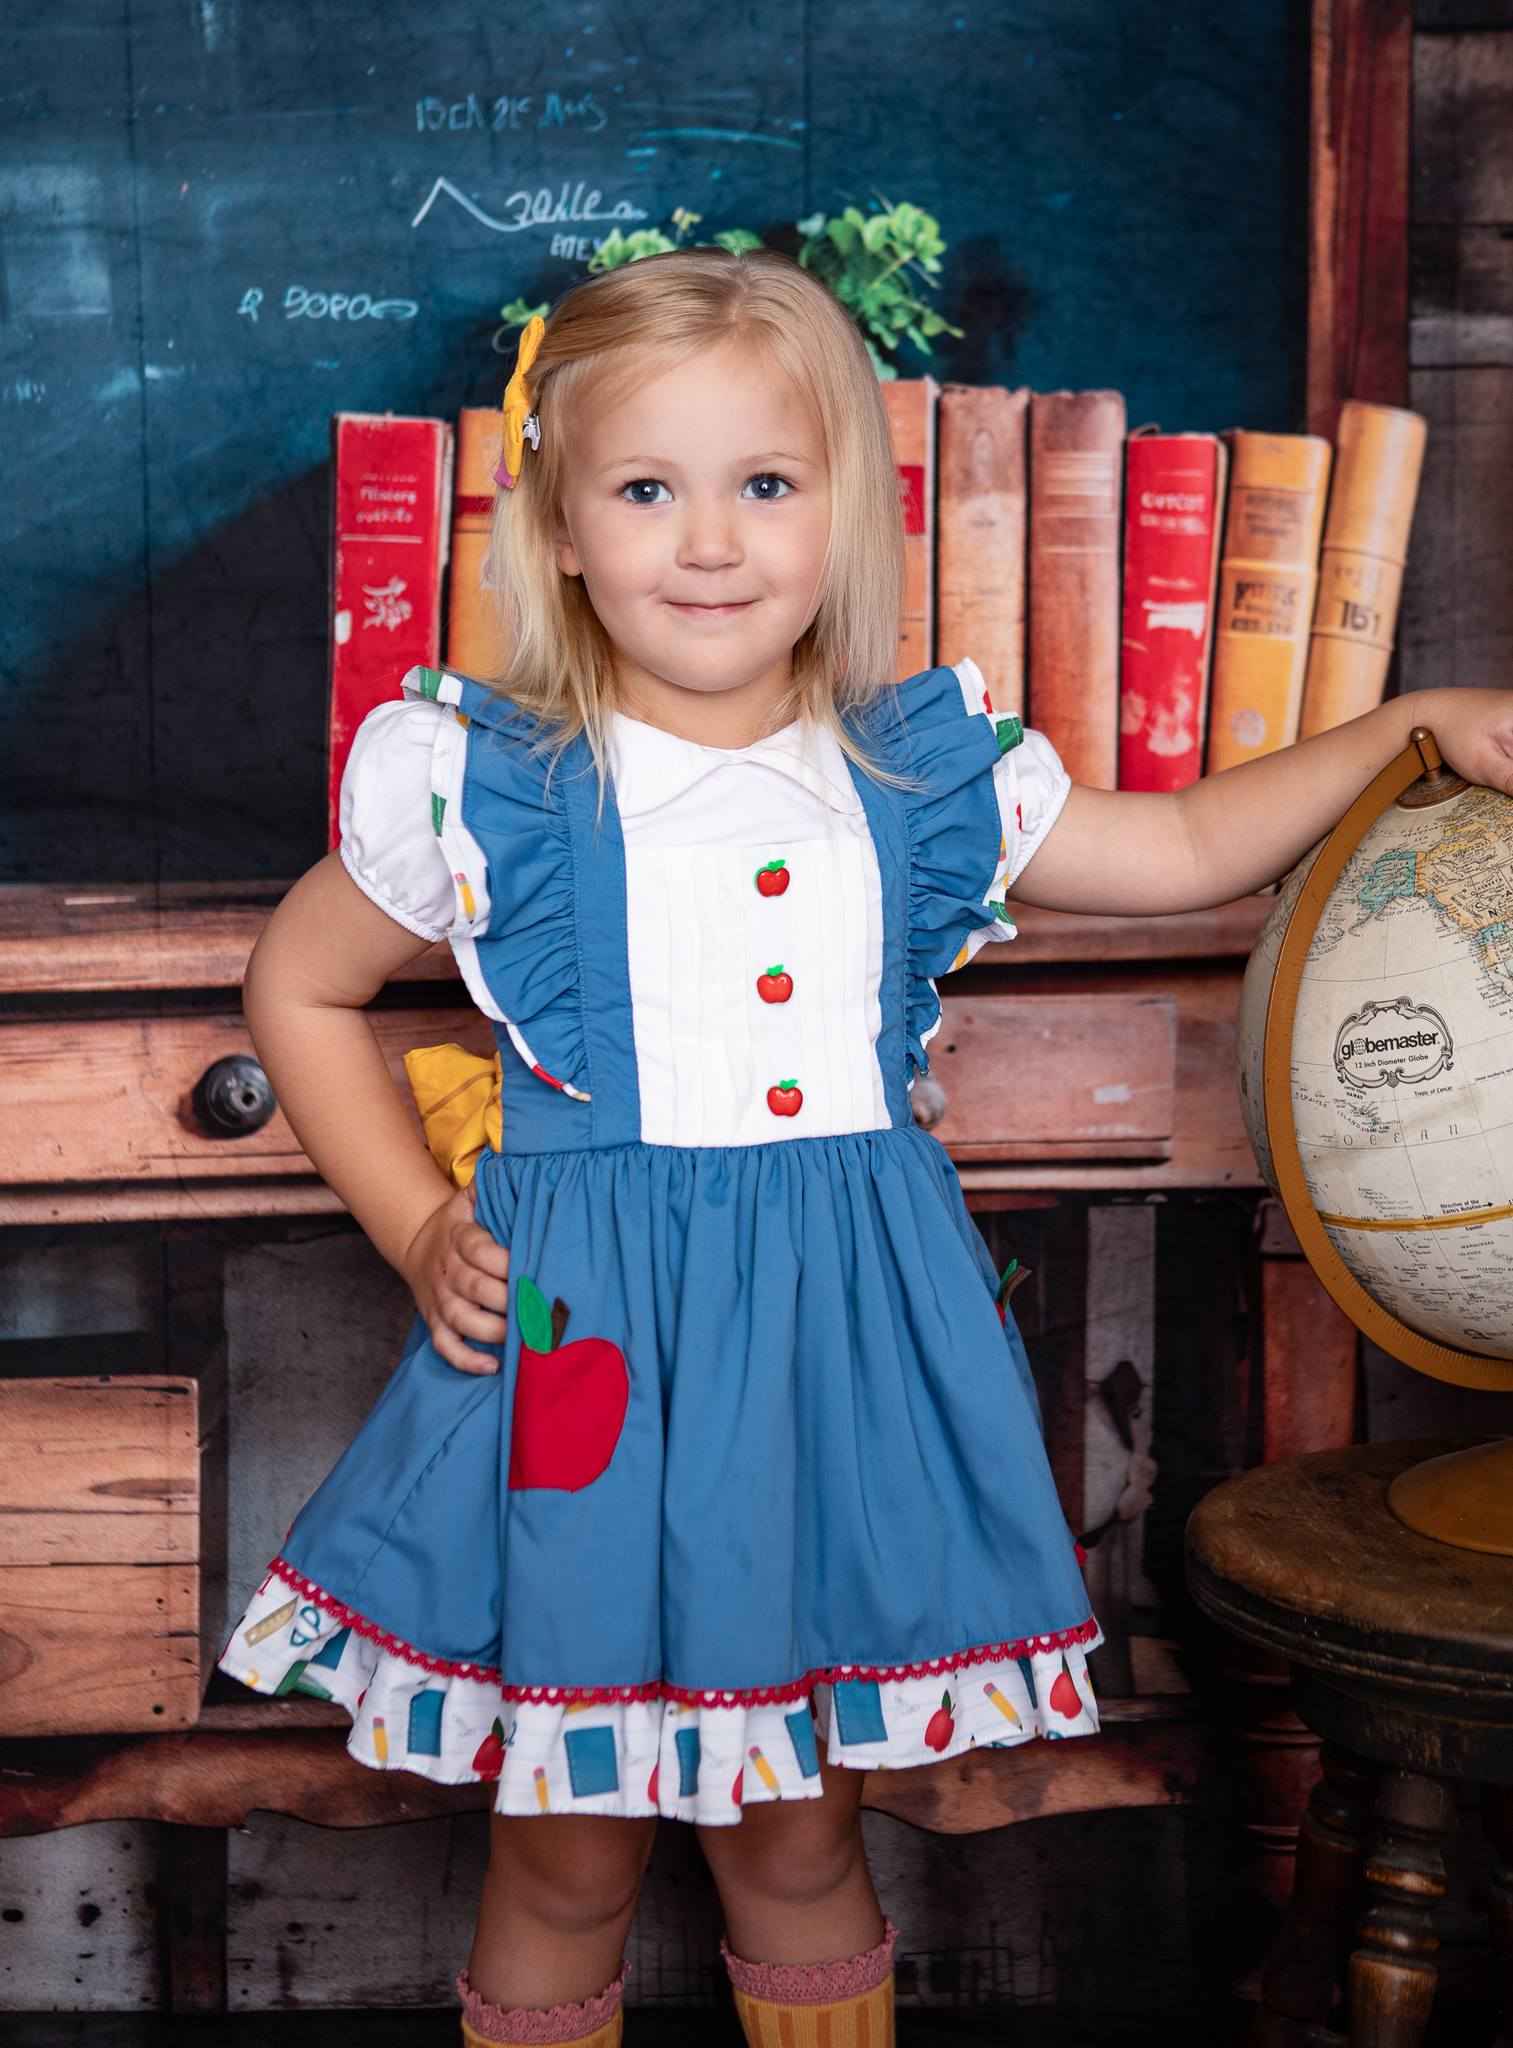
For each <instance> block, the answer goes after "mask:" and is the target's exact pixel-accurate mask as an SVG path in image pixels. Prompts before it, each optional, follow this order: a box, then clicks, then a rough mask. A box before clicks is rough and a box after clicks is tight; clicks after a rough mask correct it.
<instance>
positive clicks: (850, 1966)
mask: <svg viewBox="0 0 1513 2048" xmlns="http://www.w3.org/2000/svg"><path fill="white" fill-rule="evenodd" d="M897 1939H898V1929H897V1928H896V1927H895V1926H894V1924H893V1922H892V1921H891V1920H889V1919H888V1918H887V1917H886V1915H885V1916H884V1919H883V1938H882V1940H881V1941H880V1942H879V1943H878V1944H877V1947H876V1948H869V1949H864V1950H863V1951H862V1953H861V1954H860V1955H859V1956H847V1957H846V1958H845V1959H844V1961H842V1962H838V1963H748V1962H745V1961H743V1960H742V1958H741V1957H740V1956H737V1955H732V1954H731V1951H730V1944H729V1942H728V1941H727V1940H726V1939H725V1937H724V1935H723V1934H722V1935H721V1936H720V1954H721V1956H722V1957H723V1958H724V1962H725V1968H726V1970H727V1971H728V1972H729V1974H730V1981H731V1983H732V1984H733V1985H734V1986H735V1988H736V1990H737V1991H742V1992H744V1993H745V1995H746V1996H747V1997H748V1998H764V1999H767V2000H769V2001H771V2002H773V2003H776V2004H778V2005H831V2004H834V2003H835V2002H836V2001H837V2000H839V1999H843V1998H860V1997H861V1996H862V1994H863V1993H864V1992H867V1991H872V1990H875V1989H876V1987H877V1986H878V1985H879V1984H881V1983H882V1981H883V1979H884V1978H885V1977H886V1976H887V1974H888V1972H889V1971H890V1970H891V1969H892V1968H893V1944H894V1942H895V1941H897Z"/></svg>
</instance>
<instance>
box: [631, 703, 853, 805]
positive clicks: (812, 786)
mask: <svg viewBox="0 0 1513 2048" xmlns="http://www.w3.org/2000/svg"><path fill="white" fill-rule="evenodd" d="M611 745H612V753H613V759H614V766H615V770H616V773H615V800H616V803H617V805H618V807H619V810H620V815H621V816H622V817H627V818H635V817H640V816H641V815H642V814H643V813H644V812H647V811H654V810H657V809H659V808H660V807H661V805H663V804H666V803H671V802H672V801H673V799H674V798H676V797H679V796H681V795H682V794H683V793H684V791H685V790H688V789H691V788H692V787H693V786H694V784H695V783H696V782H702V781H703V779H704V777H705V776H706V775H714V774H717V773H718V772H719V771H720V770H721V769H722V768H729V767H732V766H735V765H738V764H740V763H742V762H747V761H751V762H756V763H757V764H758V765H759V766H761V767H764V768H771V769H775V770H776V771H777V773H778V774H780V775H786V776H787V777H788V778H789V780H790V781H792V782H796V783H797V784H798V785H799V787H800V788H801V789H805V790H807V791H808V792H809V794H810V795H811V796H816V797H818V798H819V799H820V800H821V801H822V802H823V803H826V804H828V805H829V807H830V808H831V809H832V810H836V811H847V812H849V811H856V810H859V809H860V808H861V798H860V796H859V795H858V794H857V790H856V785H855V784H854V783H853V781H852V780H851V775H850V771H849V769H848V768H847V765H846V756H845V754H844V752H843V751H842V750H841V748H840V746H839V745H838V744H837V742H836V740H835V736H834V734H833V733H831V732H829V731H828V730H826V728H824V727H823V726H808V727H806V725H805V723H804V721H803V720H802V719H795V720H794V721H793V723H792V724H791V725H785V726H784V727H783V728H782V729H781V731H779V732H774V733H769V734H768V735H767V737H766V738H765V739H760V740H754V741H753V742H752V744H751V745H750V746H748V747H707V746H704V745H703V744H702V743H701V742H700V741H698V740H686V739H683V738H681V737H680V736H679V735H678V734H677V733H673V732H667V731H664V729H663V728H662V727H661V726H660V725H648V724H647V723H646V721H645V720H644V719H640V718H632V717H630V716H629V714H628V713H626V712H623V711H615V712H613V713H612V714H611Z"/></svg>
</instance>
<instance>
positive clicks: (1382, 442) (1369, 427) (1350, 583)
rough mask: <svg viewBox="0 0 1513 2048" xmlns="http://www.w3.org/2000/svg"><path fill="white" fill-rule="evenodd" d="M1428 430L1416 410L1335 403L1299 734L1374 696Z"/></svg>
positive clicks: (1387, 657) (1383, 679) (1369, 704)
mask: <svg viewBox="0 0 1513 2048" xmlns="http://www.w3.org/2000/svg"><path fill="white" fill-rule="evenodd" d="M1428 438H1429V427H1428V422H1427V421H1426V420H1425V419H1424V418H1423V416H1422V415H1421V414H1420V413H1416V412H1408V411H1406V410H1405V409H1404V408H1402V407H1400V406H1395V405H1367V404H1364V403H1363V402H1362V401H1361V400H1360V399H1356V398H1348V399H1346V401H1345V403H1344V405H1343V406H1342V407H1341V408H1340V424H1339V431H1338V434H1337V436H1336V439H1335V451H1334V483H1333V485H1332V487H1331V489H1330V493H1329V510H1328V512H1327V514H1326V515H1325V519H1324V546H1323V550H1322V552H1321V554H1320V557H1319V591H1318V597H1317V599H1316V601H1315V603H1314V610H1313V634H1312V638H1311V639H1310V642H1309V647H1308V679H1307V681H1306V682H1305V683H1304V685H1303V717H1302V727H1301V735H1302V737H1303V738H1304V739H1307V738H1308V737H1309V735H1310V734H1312V733H1316V732H1327V731H1328V730H1329V728H1330V726H1332V725H1343V724H1344V723H1345V721H1346V719H1347V718H1358V717H1359V716H1360V714H1361V713H1362V712H1363V711H1370V710H1372V709H1373V708H1374V707H1375V706H1376V705H1378V704H1380V703H1381V701H1382V694H1383V692H1384V690H1385V689H1386V686H1387V669H1388V665H1389V663H1390V662H1391V660H1392V646H1393V641H1394V639H1395V637H1396V633H1397V614H1398V605H1399V602H1400V600H1401V598H1402V592H1403V564H1404V563H1405V562H1406V560H1407V558H1408V535H1409V533H1410V531H1411V530H1412V526H1413V510H1414V507H1415V505H1416V504H1417V503H1418V486H1419V478H1420V476H1421V475H1422V473H1423V467H1424V447H1425V444H1426V442H1427V441H1428Z"/></svg>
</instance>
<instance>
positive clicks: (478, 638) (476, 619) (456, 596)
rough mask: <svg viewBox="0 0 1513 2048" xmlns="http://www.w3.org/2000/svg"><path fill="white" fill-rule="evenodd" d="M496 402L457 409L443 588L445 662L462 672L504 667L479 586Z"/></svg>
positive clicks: (487, 599)
mask: <svg viewBox="0 0 1513 2048" xmlns="http://www.w3.org/2000/svg"><path fill="white" fill-rule="evenodd" d="M500 418H501V416H500V411H499V408H498V406H497V405H469V406H464V407H463V409H462V411H461V412H460V413H459V414H458V415H457V484H456V490H455V492H454V494H453V498H452V575H451V582H450V586H449V589H448V593H447V600H448V602H447V636H446V645H447V651H446V663H447V667H448V668H454V669H458V670H460V671H461V673H462V674H463V675H466V676H479V677H482V678H483V679H484V680H486V681H487V680H491V679H493V678H495V677H498V676H500V675H502V674H503V673H504V664H505V657H506V654H507V651H508V650H507V649H506V647H505V646H504V644H503V637H502V636H503V631H504V628H503V626H502V624H501V623H500V622H499V620H498V616H497V612H496V608H495V605H494V601H493V596H492V594H491V593H490V592H489V591H487V590H485V589H484V587H483V568H484V563H485V561H486V559H487V556H488V548H489V530H490V528H491V526H492V524H493V517H494V494H495V492H496V491H497V489H498V485H497V484H496V483H495V482H494V471H495V470H496V469H497V468H498V467H499V451H500V447H501V445H502V441H503V430H502V427H501V424H500Z"/></svg>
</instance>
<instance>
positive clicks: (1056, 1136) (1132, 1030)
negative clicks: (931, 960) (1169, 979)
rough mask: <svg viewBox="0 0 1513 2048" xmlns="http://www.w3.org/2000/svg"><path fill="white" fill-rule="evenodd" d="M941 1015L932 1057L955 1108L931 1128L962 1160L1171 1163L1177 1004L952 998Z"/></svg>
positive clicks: (1136, 999)
mask: <svg viewBox="0 0 1513 2048" xmlns="http://www.w3.org/2000/svg"><path fill="white" fill-rule="evenodd" d="M941 1010H942V1020H941V1026H940V1029H939V1031H937V1032H936V1034H935V1036H934V1037H933V1038H932V1039H931V1040H930V1043H929V1046H928V1048H927V1050H928V1052H929V1056H930V1079H931V1080H933V1081H936V1082H938V1083H939V1085H940V1087H941V1088H943V1089H944V1091H945V1097H946V1107H945V1111H944V1113H943V1114H942V1115H941V1116H940V1117H939V1118H938V1119H937V1120H936V1121H935V1122H933V1123H932V1124H931V1125H930V1129H931V1130H932V1131H933V1132H934V1134H935V1136H936V1137H937V1138H939V1139H940V1141H941V1143H942V1144H943V1145H945V1146H946V1147H947V1148H948V1150H949V1151H950V1152H951V1155H952V1157H953V1158H956V1159H963V1160H966V1159H971V1160H980V1159H1004V1160H1076V1159H1169V1158H1170V1157H1171V1154H1172V1136H1173V1132H1174V1130H1175V1128H1176V1096H1177V1005H1176V1001H1175V1000H1174V998H1173V997H1171V996H1169V995H1140V996H1118V995H1080V994H1079V995H982V996H947V997H946V998H945V999H944V1001H943V1002H942V1005H941ZM923 1106H924V1105H923V1103H921V1104H919V1105H918V1107H919V1108H922V1107H923Z"/></svg>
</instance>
